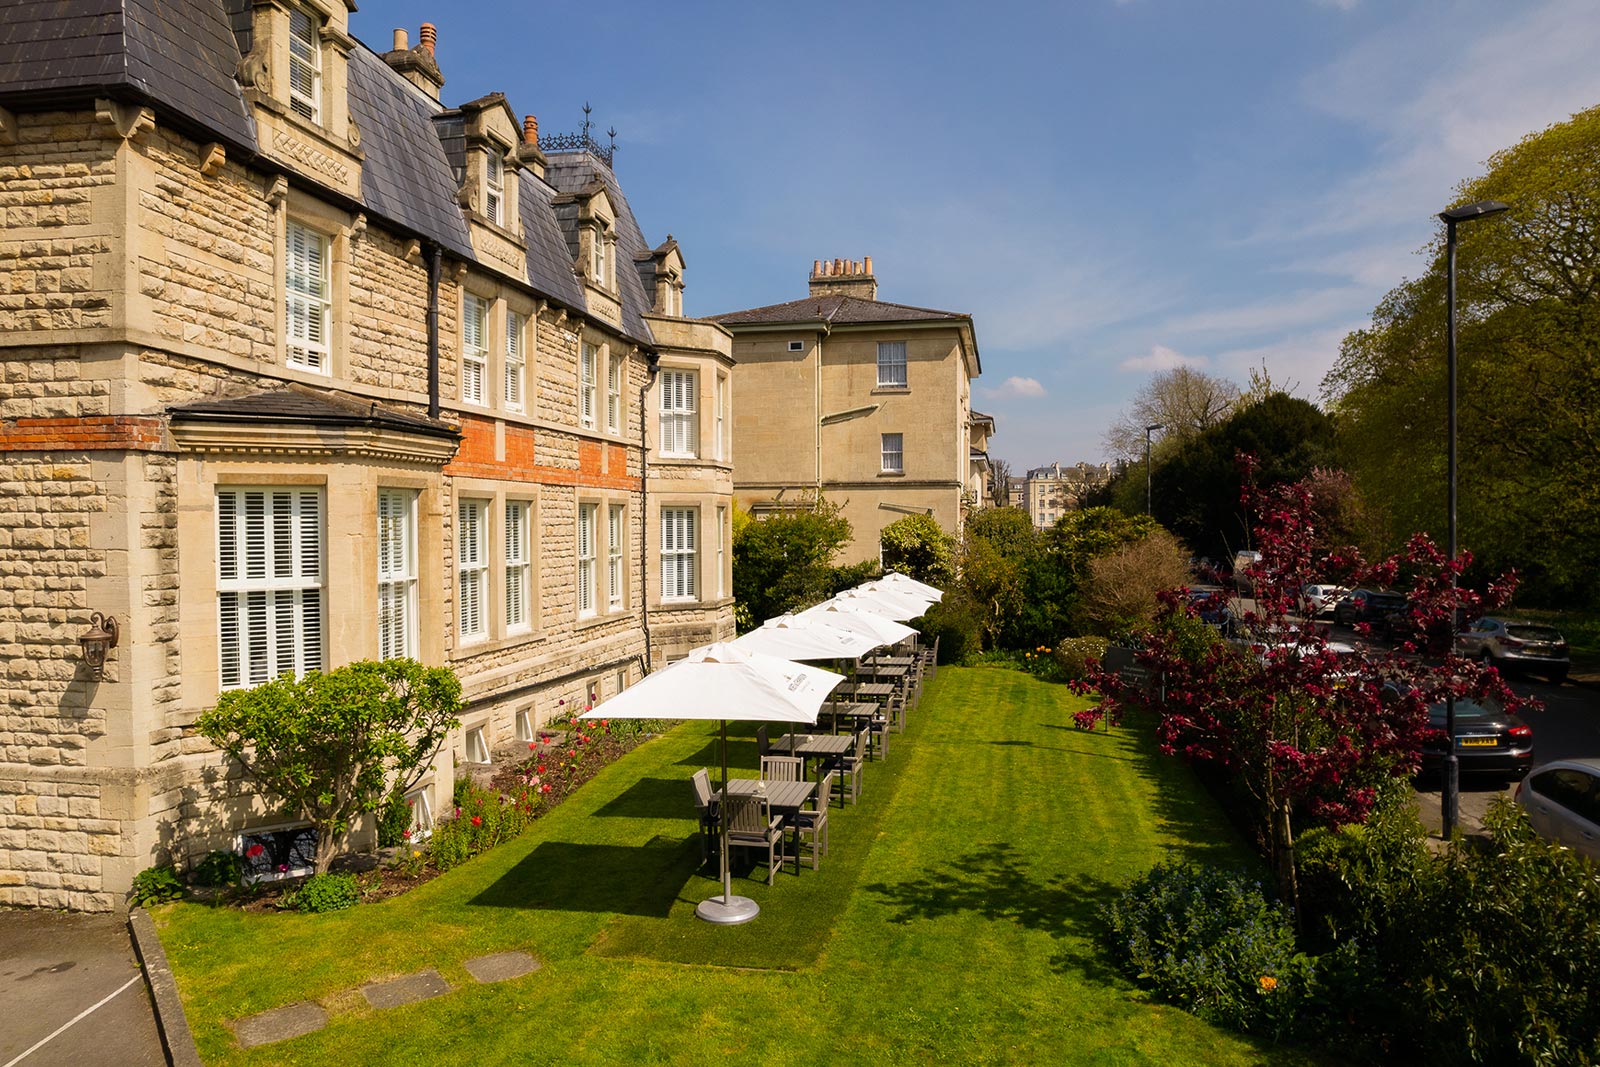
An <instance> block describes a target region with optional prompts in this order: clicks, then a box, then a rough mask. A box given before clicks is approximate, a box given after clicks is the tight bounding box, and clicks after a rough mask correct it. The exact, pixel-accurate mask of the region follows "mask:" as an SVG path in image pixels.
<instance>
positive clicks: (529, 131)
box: [522, 115, 539, 148]
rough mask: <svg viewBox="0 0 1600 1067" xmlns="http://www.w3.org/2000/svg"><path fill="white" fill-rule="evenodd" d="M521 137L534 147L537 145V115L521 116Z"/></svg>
mask: <svg viewBox="0 0 1600 1067" xmlns="http://www.w3.org/2000/svg"><path fill="white" fill-rule="evenodd" d="M522 139H523V140H524V141H526V142H527V143H528V144H531V145H533V146H534V147H535V148H537V147H538V146H539V117H538V116H537V115H524V116H523V117H522Z"/></svg>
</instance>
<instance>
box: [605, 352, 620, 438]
mask: <svg viewBox="0 0 1600 1067" xmlns="http://www.w3.org/2000/svg"><path fill="white" fill-rule="evenodd" d="M624 366H625V364H624V363H623V359H622V357H621V356H612V357H611V360H610V362H609V364H608V365H607V367H606V429H607V430H609V431H610V432H612V433H621V432H622V375H623V367H624Z"/></svg>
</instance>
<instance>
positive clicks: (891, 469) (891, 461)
mask: <svg viewBox="0 0 1600 1067" xmlns="http://www.w3.org/2000/svg"><path fill="white" fill-rule="evenodd" d="M904 441H905V437H904V435H903V434H897V433H886V434H884V435H883V470H884V473H886V474H887V473H893V474H904V473H905V469H906V464H905V444H904Z"/></svg>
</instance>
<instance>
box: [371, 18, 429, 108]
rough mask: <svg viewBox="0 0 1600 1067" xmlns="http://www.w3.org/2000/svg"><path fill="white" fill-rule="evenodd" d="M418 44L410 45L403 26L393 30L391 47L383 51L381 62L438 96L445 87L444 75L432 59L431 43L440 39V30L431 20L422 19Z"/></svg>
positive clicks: (422, 88)
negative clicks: (392, 48) (387, 50)
mask: <svg viewBox="0 0 1600 1067" xmlns="http://www.w3.org/2000/svg"><path fill="white" fill-rule="evenodd" d="M417 36H418V41H417V47H415V48H412V47H411V37H410V35H409V34H408V33H406V31H405V30H403V29H396V30H395V31H394V50H393V51H390V52H385V53H384V54H383V61H384V62H385V63H387V64H389V66H390V67H392V68H394V69H395V70H396V71H398V72H399V74H400V75H401V76H402V77H404V78H405V80H406V81H408V82H410V83H411V84H412V85H415V86H416V87H417V88H418V89H421V90H422V91H423V92H425V93H427V94H428V95H429V96H431V97H433V99H434V100H438V99H439V90H440V89H443V88H444V75H443V74H442V73H440V71H439V64H438V63H437V62H436V61H435V59H434V54H433V52H434V46H435V45H436V44H437V43H438V41H439V31H438V29H437V28H435V27H434V25H433V23H431V22H424V23H423V24H422V30H421V32H420V33H419V34H418V35H417Z"/></svg>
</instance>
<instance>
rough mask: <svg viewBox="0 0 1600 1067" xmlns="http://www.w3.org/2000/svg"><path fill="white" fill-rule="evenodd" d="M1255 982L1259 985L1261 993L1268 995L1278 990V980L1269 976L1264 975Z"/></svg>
mask: <svg viewBox="0 0 1600 1067" xmlns="http://www.w3.org/2000/svg"><path fill="white" fill-rule="evenodd" d="M1256 981H1258V982H1260V983H1261V992H1263V993H1270V992H1272V991H1273V990H1274V989H1277V988H1278V980H1277V979H1276V978H1274V977H1273V976H1272V975H1270V974H1264V975H1262V976H1261V977H1260V978H1257V979H1256Z"/></svg>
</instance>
